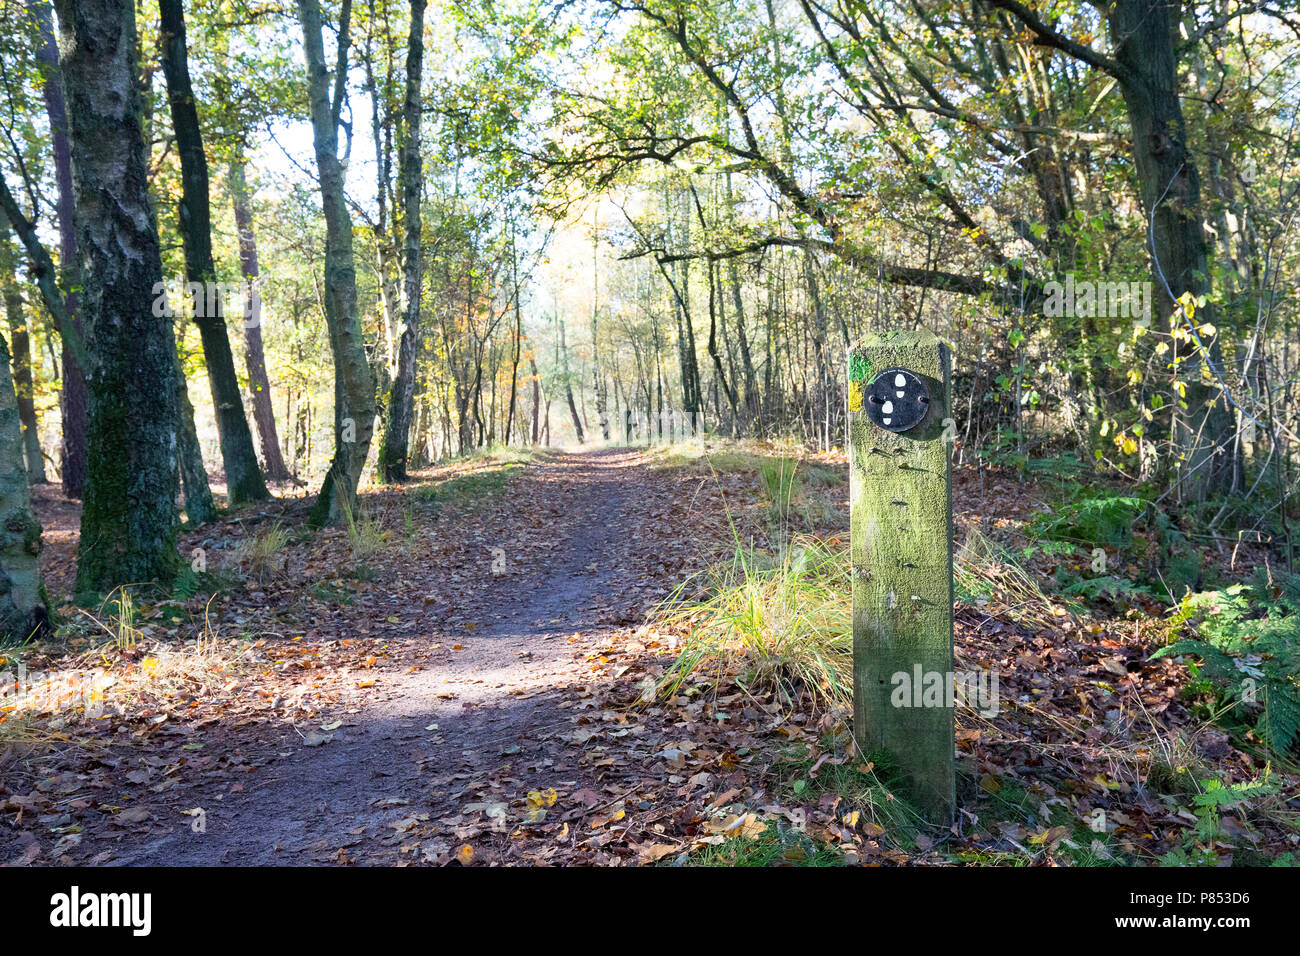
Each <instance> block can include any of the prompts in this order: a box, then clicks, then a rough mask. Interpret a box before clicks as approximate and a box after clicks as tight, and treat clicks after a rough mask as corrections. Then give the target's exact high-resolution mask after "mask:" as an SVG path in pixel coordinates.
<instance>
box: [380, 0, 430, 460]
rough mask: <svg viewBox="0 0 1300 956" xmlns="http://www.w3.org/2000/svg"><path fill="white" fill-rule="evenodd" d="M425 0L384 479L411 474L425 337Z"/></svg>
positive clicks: (420, 7) (418, 22) (406, 148)
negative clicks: (422, 128)
mask: <svg viewBox="0 0 1300 956" xmlns="http://www.w3.org/2000/svg"><path fill="white" fill-rule="evenodd" d="M424 5H425V0H411V30H410V36H409V39H408V41H407V49H406V97H405V101H404V102H403V105H402V132H403V133H404V134H405V139H404V140H403V141H402V142H401V145H400V147H399V151H400V159H399V163H400V166H401V169H400V173H399V175H400V176H401V181H402V182H401V185H402V213H403V220H404V221H403V242H402V245H403V251H402V328H401V333H400V335H399V336H398V340H397V372H396V374H395V375H394V377H393V385H392V391H391V392H390V393H389V399H388V419H387V421H386V422H385V429H384V440H383V444H382V445H381V446H380V456H379V459H380V460H379V465H380V469H381V473H382V475H383V477H384V480H385V481H400V480H402V479H404V478H406V460H407V457H408V455H409V444H410V435H411V410H412V402H413V399H414V396H415V377H416V360H417V358H418V350H419V348H418V347H419V335H420V284H421V279H422V278H423V276H424V256H423V254H422V249H421V246H420V231H421V221H420V186H421V164H422V160H423V154H422V151H421V149H420V77H421V72H422V70H423V68H424Z"/></svg>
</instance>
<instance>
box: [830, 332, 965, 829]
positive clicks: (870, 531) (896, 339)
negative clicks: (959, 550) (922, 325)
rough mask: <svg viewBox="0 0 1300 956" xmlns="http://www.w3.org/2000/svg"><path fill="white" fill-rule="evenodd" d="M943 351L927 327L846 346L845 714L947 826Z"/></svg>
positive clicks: (949, 704)
mask: <svg viewBox="0 0 1300 956" xmlns="http://www.w3.org/2000/svg"><path fill="white" fill-rule="evenodd" d="M950 366H951V358H950V354H949V350H948V347H947V346H946V345H944V344H943V343H942V342H940V341H939V339H938V338H936V337H935V335H934V334H933V333H931V332H925V331H923V332H887V333H883V334H879V335H867V336H865V337H864V338H863V339H862V340H861V341H859V342H858V343H857V344H856V345H854V346H852V347H851V348H850V350H849V455H850V475H851V478H850V504H851V527H852V535H851V545H852V558H853V717H854V728H855V733H856V735H857V739H858V745H859V747H860V748H861V749H862V751H863V752H864V753H867V754H870V753H872V752H873V751H882V750H883V751H885V752H887V753H888V754H889V755H890V757H891V758H892V759H893V760H894V761H895V763H896V764H897V766H898V768H899V770H900V771H901V774H902V776H903V779H904V781H905V785H906V786H905V789H906V792H907V795H908V796H910V798H911V799H912V800H913V801H914V802H915V803H916V804H917V806H919V807H920V808H921V809H922V810H923V811H924V812H925V813H927V814H928V815H929V816H930V817H931V819H932V820H934V821H936V822H943V823H945V825H946V824H950V823H951V820H952V815H953V808H954V804H955V793H954V784H953V747H954V740H953V694H952V688H953V683H954V678H955V675H954V674H953V653H952V604H953V589H952V468H951V460H952V459H951V455H950V449H949V445H948V438H949V437H950V436H951V434H952V428H951V426H950V424H949V425H945V419H947V420H948V421H949V423H950V422H951V419H950V417H949V416H950V395H949V376H950Z"/></svg>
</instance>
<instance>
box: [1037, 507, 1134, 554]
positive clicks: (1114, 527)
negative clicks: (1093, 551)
mask: <svg viewBox="0 0 1300 956" xmlns="http://www.w3.org/2000/svg"><path fill="white" fill-rule="evenodd" d="M1146 506H1147V503H1146V502H1145V501H1143V500H1142V499H1141V498H1134V497H1128V496H1120V495H1116V496H1102V497H1090V498H1082V499H1079V500H1077V501H1071V502H1067V503H1066V504H1063V505H1061V506H1060V507H1058V508H1057V509H1056V510H1055V511H1053V512H1052V513H1051V514H1040V515H1037V516H1036V517H1035V518H1034V520H1033V521H1032V522H1031V523H1030V533H1031V534H1034V535H1036V536H1038V537H1043V538H1052V539H1055V540H1057V541H1073V542H1076V543H1078V544H1085V545H1100V546H1109V547H1112V548H1123V547H1127V546H1128V545H1129V544H1131V543H1132V541H1133V525H1134V523H1135V522H1136V521H1137V518H1138V515H1140V514H1141V513H1142V511H1143V509H1144V508H1145V507H1146Z"/></svg>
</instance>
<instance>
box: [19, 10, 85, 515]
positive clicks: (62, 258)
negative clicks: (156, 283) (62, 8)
mask: <svg viewBox="0 0 1300 956" xmlns="http://www.w3.org/2000/svg"><path fill="white" fill-rule="evenodd" d="M28 10H29V11H30V12H31V15H32V17H33V19H34V20H35V21H36V24H37V26H38V28H39V29H40V32H41V48H40V51H39V53H38V54H37V59H38V60H39V61H40V65H41V90H42V93H43V95H44V97H45V112H46V115H47V116H48V117H49V121H50V134H51V140H52V142H53V146H54V180H55V183H56V184H57V186H58V209H59V264H60V265H61V267H62V270H61V271H62V278H61V281H60V285H61V286H62V287H63V290H64V296H63V308H64V310H65V312H66V314H67V322H68V323H69V324H70V325H71V326H72V328H71V329H67V330H65V329H63V328H60V330H59V332H60V335H61V337H62V348H63V354H62V356H61V361H60V365H61V366H62V369H63V387H62V389H61V390H60V394H59V409H60V415H61V418H62V431H63V463H62V472H63V474H62V478H63V493H64V494H65V495H67V496H68V497H69V498H80V497H82V495H84V494H85V490H86V468H87V461H86V415H87V408H88V402H89V397H88V395H87V393H86V373H85V370H84V369H83V368H82V366H81V363H80V362H79V361H78V358H77V355H76V354H75V349H74V346H73V342H75V341H80V340H82V339H84V334H83V331H84V330H83V323H82V321H81V316H80V314H79V310H78V299H79V295H78V293H77V291H76V290H77V289H78V288H79V286H80V283H79V282H78V281H77V272H76V269H77V227H76V219H75V210H74V201H73V188H72V150H71V147H70V146H69V145H68V111H67V104H66V102H65V101H64V96H63V79H62V74H61V72H60V67H59V48H58V43H57V42H56V41H55V38H54V16H53V14H52V12H51V8H50V4H49V3H48V2H47V0H39V2H33V3H31V4H29V6H28ZM50 279H51V281H53V276H51V277H50Z"/></svg>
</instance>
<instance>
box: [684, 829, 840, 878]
mask: <svg viewBox="0 0 1300 956" xmlns="http://www.w3.org/2000/svg"><path fill="white" fill-rule="evenodd" d="M843 862H844V857H843V854H841V853H840V851H839V850H838V849H837V848H835V847H833V846H829V845H827V844H824V843H816V842H814V841H813V840H811V839H809V838H808V836H807V835H805V834H804V833H802V832H800V831H799V830H798V829H796V828H795V827H793V826H790V825H788V824H784V823H777V822H775V821H771V820H769V821H766V822H765V824H764V830H763V833H762V834H760V835H758V836H753V837H746V836H736V837H730V838H728V839H725V840H723V841H722V842H721V843H719V844H717V845H711V846H704V847H701V848H700V849H698V850H696V851H695V852H694V853H692V854H691V855H690V856H689V857H688V858H687V859H686V860H683V861H682V863H683V864H689V865H692V866H726V867H736V866H741V867H764V866H840V865H842V864H843ZM674 865H681V864H677V863H676V861H674Z"/></svg>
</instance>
